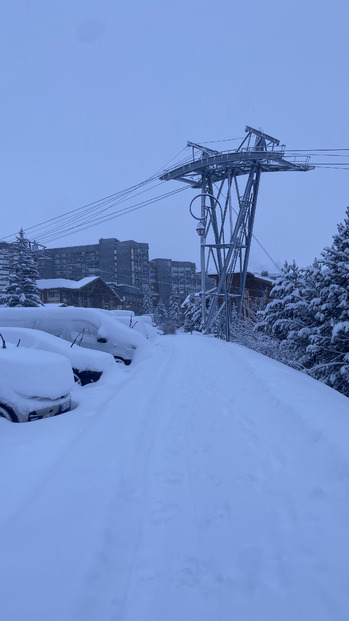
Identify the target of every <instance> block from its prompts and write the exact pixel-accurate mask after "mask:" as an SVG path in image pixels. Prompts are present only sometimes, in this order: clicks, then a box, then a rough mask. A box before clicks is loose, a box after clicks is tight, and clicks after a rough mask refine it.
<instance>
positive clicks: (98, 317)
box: [0, 306, 146, 364]
mask: <svg viewBox="0 0 349 621" xmlns="http://www.w3.org/2000/svg"><path fill="white" fill-rule="evenodd" d="M0 326H18V327H22V328H35V329H37V330H42V331H43V332H48V333H50V334H53V335H55V336H59V337H61V338H63V339H66V340H67V341H69V342H70V343H72V342H78V343H79V344H80V345H81V346H82V347H87V348H90V349H98V350H100V351H104V352H107V353H109V354H112V356H114V358H115V359H117V360H121V361H122V362H124V363H125V364H130V362H131V361H132V359H133V357H134V354H135V351H136V349H137V347H141V346H142V344H144V343H145V342H146V339H145V337H144V336H142V335H141V334H140V333H139V332H137V331H136V330H132V329H131V328H129V327H128V326H126V325H124V324H123V323H121V321H118V320H117V319H116V318H114V317H109V316H108V315H107V314H106V312H105V311H103V310H101V309H97V308H76V307H63V308H57V307H55V308H49V307H47V306H45V307H42V306H41V307H37V308H22V307H15V308H10V307H4V306H2V307H0Z"/></svg>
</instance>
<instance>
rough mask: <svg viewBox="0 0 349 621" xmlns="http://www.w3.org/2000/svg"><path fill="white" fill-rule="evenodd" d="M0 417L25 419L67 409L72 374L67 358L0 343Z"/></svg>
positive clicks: (18, 420) (14, 420)
mask: <svg viewBox="0 0 349 621" xmlns="http://www.w3.org/2000/svg"><path fill="white" fill-rule="evenodd" d="M0 378H1V379H0V416H2V417H4V418H7V420H10V421H12V422H15V423H17V422H27V421H32V420H38V419H40V418H47V417H48V416H56V415H57V414H62V413H63V412H68V411H69V410H70V408H71V396H70V391H71V389H72V388H73V386H74V377H73V373H72V369H71V366H70V363H69V361H68V359H67V358H64V357H63V356H60V355H59V354H53V353H51V352H46V351H39V350H38V351H33V350H30V349H27V348H25V347H16V346H15V345H13V344H12V343H6V346H5V347H4V346H3V343H2V341H1V342H0Z"/></svg>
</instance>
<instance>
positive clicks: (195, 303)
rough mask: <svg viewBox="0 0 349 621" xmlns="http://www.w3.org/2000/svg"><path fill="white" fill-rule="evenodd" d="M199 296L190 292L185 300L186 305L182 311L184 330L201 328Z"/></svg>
mask: <svg viewBox="0 0 349 621" xmlns="http://www.w3.org/2000/svg"><path fill="white" fill-rule="evenodd" d="M201 317H202V312H201V296H200V295H194V293H191V294H190V295H189V299H188V301H187V306H186V309H185V311H184V326H183V327H184V330H185V332H192V331H193V330H197V331H200V330H201Z"/></svg>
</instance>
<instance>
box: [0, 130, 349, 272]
mask: <svg viewBox="0 0 349 621" xmlns="http://www.w3.org/2000/svg"><path fill="white" fill-rule="evenodd" d="M233 140H241V138H227V139H224V140H214V141H205V142H202V143H201V144H210V143H215V142H217V143H218V142H231V141H233ZM188 149H191V147H190V146H188V145H187V146H186V147H184V148H183V149H181V150H180V151H179V152H178V153H177V154H176V155H175V156H173V157H172V158H171V159H170V160H169V161H168V162H166V164H165V165H164V166H163V167H161V168H160V169H159V170H157V171H156V172H155V173H154V174H153V175H151V176H150V177H148V178H147V179H145V180H144V181H142V182H139V183H137V184H134V185H132V186H130V187H129V188H125V189H123V190H121V191H119V192H116V193H114V194H110V195H108V196H105V197H103V198H101V199H99V200H97V201H93V202H90V203H87V204H85V205H82V206H81V207H77V208H75V209H72V210H69V211H67V212H65V213H64V214H60V215H59V216H54V217H52V218H49V219H47V220H44V221H43V222H40V223H38V224H36V225H33V226H30V227H28V228H26V229H25V233H26V234H28V233H29V234H30V235H31V237H35V241H37V242H38V243H39V244H44V243H48V242H51V241H54V240H55V239H60V238H62V237H64V236H66V235H72V234H73V233H76V232H78V231H83V230H85V229H86V228H91V227H92V226H96V225H97V224H103V223H105V222H108V221H109V220H111V219H113V218H116V217H120V216H122V215H126V214H128V213H132V212H133V211H136V210H138V209H141V208H143V207H145V206H147V205H151V204H153V203H156V202H158V201H160V200H163V199H164V198H167V197H169V196H172V195H173V194H177V193H178V192H180V191H182V190H184V189H187V187H185V188H183V187H181V188H180V189H179V190H174V191H171V192H167V193H164V194H161V195H160V196H155V197H153V198H150V199H147V200H145V201H142V202H140V203H135V204H131V205H129V206H128V207H124V208H122V209H119V210H117V211H112V209H114V208H115V207H116V206H117V205H121V204H123V203H126V202H128V201H133V200H134V199H135V198H136V197H137V196H139V195H141V194H143V193H146V192H151V191H154V190H155V189H156V188H157V187H158V186H160V185H162V184H163V183H166V181H159V176H160V175H161V174H163V173H164V172H166V170H168V168H167V167H168V165H169V164H171V163H172V162H173V161H174V160H176V159H177V158H178V157H179V156H180V155H181V154H182V153H183V152H184V151H187V150H188ZM223 152H224V151H223ZM223 152H222V153H223ZM228 152H229V151H228ZM348 152H349V149H347V148H330V149H322V148H321V149H297V150H296V149H284V150H282V153H283V155H284V156H285V157H288V156H289V157H297V155H298V154H301V153H307V154H308V155H309V156H312V157H316V154H320V153H321V154H322V155H323V156H324V157H325V158H336V161H335V162H334V161H332V162H331V161H326V162H325V161H321V162H316V161H315V162H311V166H314V167H315V168H329V169H332V170H335V169H336V170H348V168H349V163H348V162H342V161H340V160H339V159H338V158H342V157H344V154H345V155H347V154H348ZM300 157H304V156H303V155H302V156H301V155H300ZM192 161H193V155H192V154H191V155H188V156H186V157H184V158H182V159H180V160H178V161H176V164H175V166H174V167H175V168H177V167H179V166H183V165H185V164H187V163H189V162H192ZM174 167H172V168H174ZM16 235H17V233H13V234H11V235H8V236H6V237H4V238H2V239H3V240H7V239H11V238H15V236H16ZM254 237H255V236H254ZM255 239H256V238H255ZM256 241H257V243H258V244H259V245H260V246H261V248H262V249H263V250H264V252H265V253H266V254H267V256H268V252H267V251H266V249H265V248H263V246H262V244H261V243H260V242H259V240H257V239H256ZM269 258H270V260H271V261H272V262H273V263H274V265H275V266H277V264H276V263H275V262H274V260H273V259H272V258H271V257H270V256H269Z"/></svg>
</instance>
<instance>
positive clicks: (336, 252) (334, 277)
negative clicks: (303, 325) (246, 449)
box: [307, 207, 349, 397]
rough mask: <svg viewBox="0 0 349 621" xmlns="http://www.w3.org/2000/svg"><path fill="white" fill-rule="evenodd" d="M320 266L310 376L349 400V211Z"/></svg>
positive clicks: (312, 335) (310, 350)
mask: <svg viewBox="0 0 349 621" xmlns="http://www.w3.org/2000/svg"><path fill="white" fill-rule="evenodd" d="M321 264H322V270H321V271H319V273H318V275H317V289H318V292H319V293H318V296H317V297H315V298H314V300H313V302H312V309H313V312H314V315H315V325H314V326H313V328H312V330H311V333H310V336H309V341H310V345H309V346H308V348H307V354H308V356H309V359H308V364H307V367H308V368H307V372H308V373H309V374H310V375H311V376H312V377H315V378H316V379H319V380H321V381H323V382H325V383H326V384H328V385H329V386H331V387H332V388H335V389H336V390H338V391H339V392H342V393H343V394H345V395H346V396H348V397H349V207H348V208H347V210H346V218H345V219H344V223H341V224H339V225H338V233H337V234H336V235H334V236H333V243H332V246H331V247H330V248H325V249H324V250H323V252H322V260H321Z"/></svg>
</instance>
